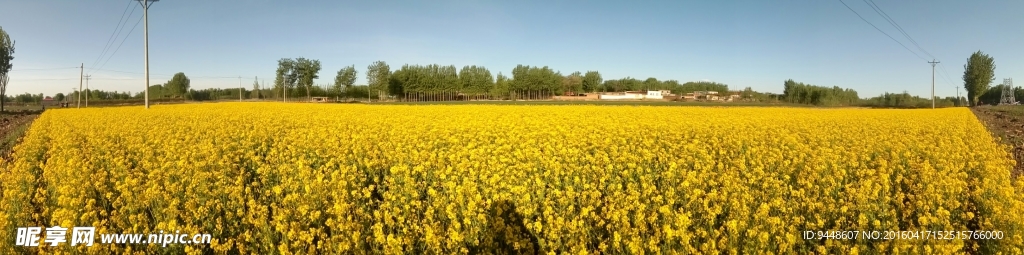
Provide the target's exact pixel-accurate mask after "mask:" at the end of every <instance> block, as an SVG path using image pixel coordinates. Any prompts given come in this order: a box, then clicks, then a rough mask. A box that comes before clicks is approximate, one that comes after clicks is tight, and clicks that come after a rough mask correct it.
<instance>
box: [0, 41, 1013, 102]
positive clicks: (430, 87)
mask: <svg viewBox="0 0 1024 255" xmlns="http://www.w3.org/2000/svg"><path fill="white" fill-rule="evenodd" d="M277 64H278V68H277V71H276V74H275V78H274V82H273V84H272V85H271V87H269V88H268V87H265V86H264V85H263V84H260V83H259V82H254V83H253V85H252V88H251V89H248V88H223V89H222V88H209V89H200V90H196V89H192V88H191V87H190V80H189V79H188V77H187V76H186V75H185V74H184V73H180V72H179V73H177V74H175V75H174V76H173V77H172V78H171V80H169V81H167V82H166V83H163V84H157V85H153V86H151V87H150V89H149V93H150V98H151V99H184V100H197V101H202V100H234V99H272V100H277V99H281V98H283V97H288V98H311V97H334V98H338V99H341V98H345V99H350V98H367V99H378V100H410V101H428V100H429V101H442V100H467V99H495V100H523V99H525V100H534V99H549V98H551V97H552V96H557V95H581V94H584V93H593V92H624V91H643V90H668V91H671V92H672V93H674V94H678V95H684V94H686V93H691V92H695V91H717V92H718V93H720V94H723V95H724V94H729V93H737V92H738V93H740V95H741V98H742V99H743V100H749V101H761V102H785V103H792V104H809V105H817V106H876V107H926V106H927V107H930V106H931V100H930V99H927V98H921V97H917V96H911V95H909V94H908V93H906V92H903V93H888V92H887V93H884V94H882V95H879V96H877V97H872V98H866V99H862V98H860V97H859V95H858V93H857V91H855V90H853V89H849V88H840V87H838V86H833V87H826V86H817V85H812V84H805V83H801V82H796V81H794V80H792V79H788V80H786V81H784V82H783V93H782V94H772V93H763V92H757V91H753V90H752V89H751V88H750V87H747V88H745V89H743V90H742V91H732V90H730V89H729V86H728V85H726V84H722V83H717V82H709V81H697V82H686V83H680V82H679V81H676V80H658V79H657V78H654V77H650V78H647V79H644V80H640V79H636V78H633V77H625V78H620V79H608V80H604V79H603V77H602V76H601V73H600V72H598V71H593V70H591V71H586V72H585V73H583V72H579V71H575V72H572V73H569V74H567V75H566V74H562V73H561V72H560V71H557V70H554V69H552V68H550V67H547V66H529V65H517V66H516V67H515V68H513V69H512V70H511V72H509V75H505V74H503V73H502V72H497V74H494V73H492V72H491V70H489V69H488V68H486V67H483V66H477V65H468V66H463V67H462V68H457V67H456V66H454V65H439V64H430V65H409V64H405V65H402V66H401V67H400V68H398V69H397V70H392V69H391V67H390V66H389V65H388V64H387V63H386V62H384V61H376V62H373V63H372V64H370V65H369V66H367V69H366V73H365V74H364V75H365V77H366V79H367V84H366V85H355V80H356V79H357V77H358V75H359V73H358V71H357V70H356V68H355V65H351V66H346V67H343V68H341V69H340V70H338V71H337V74H336V76H335V79H334V82H333V84H328V85H316V84H314V80H315V79H318V78H319V77H320V76H319V72H320V71H321V64H320V61H319V60H316V59H307V58H302V57H299V58H294V59H292V58H282V59H280V60H278V61H277ZM964 68H965V71H964V81H965V85H964V86H965V88H966V89H967V92H968V93H967V97H966V98H955V97H946V98H937V99H936V106H938V107H947V106H960V105H962V103H960V102H962V101H968V102H970V104H974V105H976V104H977V103H978V102H986V103H988V102H993V103H995V102H998V99H999V96H1000V95H1001V88H1002V87H1001V86H1002V85H999V86H994V87H989V86H988V83H990V82H991V81H992V80H993V79H994V76H993V75H992V72H993V70H994V68H995V65H994V64H993V61H992V58H991V57H989V56H988V55H984V54H983V53H981V52H980V51H978V52H975V53H974V54H972V55H971V57H970V58H968V63H967V64H966V65H965V66H964ZM1014 92H1015V95H1016V98H1017V99H1021V100H1024V89H1021V88H1019V87H1018V88H1015V90H1014ZM78 93H79V92H74V93H72V95H68V96H69V99H70V100H76V99H77V96H78ZM30 96H32V95H28V96H26V95H19V96H18V97H9V96H4V97H0V100H6V101H17V102H23V101H24V102H38V101H39V100H35V99H34V98H35V97H30ZM63 96H64V95H63V94H59V95H58V96H57V98H55V99H57V100H61V99H62V98H63ZM85 96H86V97H87V98H89V99H90V100H108V99H114V100H125V99H141V98H143V97H144V94H143V93H142V92H139V93H134V94H129V93H128V92H117V91H110V92H108V91H103V90H89V91H87V94H86V95H85ZM19 98H20V99H19ZM965 99H966V100H965ZM32 100H35V101H32Z"/></svg>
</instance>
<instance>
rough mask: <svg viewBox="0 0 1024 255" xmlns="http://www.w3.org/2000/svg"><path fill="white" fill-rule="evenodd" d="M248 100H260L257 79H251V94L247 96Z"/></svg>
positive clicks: (258, 81)
mask: <svg viewBox="0 0 1024 255" xmlns="http://www.w3.org/2000/svg"><path fill="white" fill-rule="evenodd" d="M249 98H252V99H260V80H259V78H257V77H253V81H252V94H251V95H249Z"/></svg>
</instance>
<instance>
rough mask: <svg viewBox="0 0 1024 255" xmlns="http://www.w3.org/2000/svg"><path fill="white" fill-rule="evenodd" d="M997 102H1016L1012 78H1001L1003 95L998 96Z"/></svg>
mask: <svg viewBox="0 0 1024 255" xmlns="http://www.w3.org/2000/svg"><path fill="white" fill-rule="evenodd" d="M999 104H1017V100H1016V99H1014V98H1013V78H1006V79H1003V95H1002V96H1000V97H999Z"/></svg>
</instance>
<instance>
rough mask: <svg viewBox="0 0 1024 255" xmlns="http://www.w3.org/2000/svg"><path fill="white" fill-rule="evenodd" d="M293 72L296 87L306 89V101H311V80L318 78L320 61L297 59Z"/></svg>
mask: <svg viewBox="0 0 1024 255" xmlns="http://www.w3.org/2000/svg"><path fill="white" fill-rule="evenodd" d="M294 72H295V74H296V78H297V80H298V86H299V87H303V88H305V89H306V98H307V99H312V97H313V95H312V90H313V80H315V79H317V78H320V75H319V74H320V60H315V59H306V58H297V59H295V71H294Z"/></svg>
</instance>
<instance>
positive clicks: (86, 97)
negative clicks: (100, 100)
mask: <svg viewBox="0 0 1024 255" xmlns="http://www.w3.org/2000/svg"><path fill="white" fill-rule="evenodd" d="M89 79H92V75H91V74H90V75H86V76H85V93H86V94H85V107H89V94H88V93H89Z"/></svg>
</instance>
